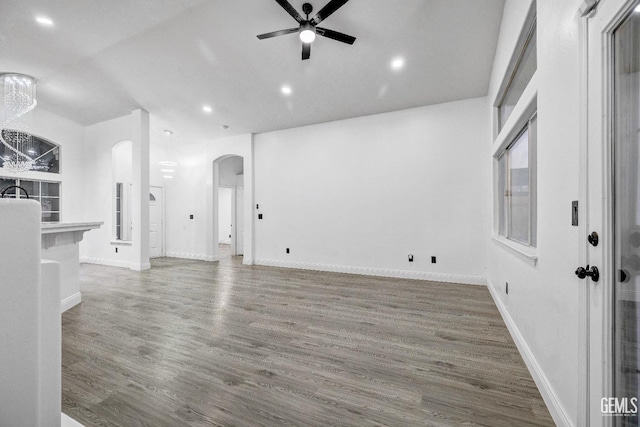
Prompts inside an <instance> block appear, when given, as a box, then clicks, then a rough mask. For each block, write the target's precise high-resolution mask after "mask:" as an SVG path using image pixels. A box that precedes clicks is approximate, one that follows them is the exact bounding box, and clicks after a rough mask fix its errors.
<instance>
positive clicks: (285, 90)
mask: <svg viewBox="0 0 640 427" xmlns="http://www.w3.org/2000/svg"><path fill="white" fill-rule="evenodd" d="M280 92H282V93H283V94H284V95H287V96H288V95H291V92H292V90H291V86H288V85H284V86H282V87H281V88H280Z"/></svg>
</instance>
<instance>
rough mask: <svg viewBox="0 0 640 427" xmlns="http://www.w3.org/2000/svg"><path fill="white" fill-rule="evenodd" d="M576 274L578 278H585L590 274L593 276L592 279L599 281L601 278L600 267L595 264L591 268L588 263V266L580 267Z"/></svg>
mask: <svg viewBox="0 0 640 427" xmlns="http://www.w3.org/2000/svg"><path fill="white" fill-rule="evenodd" d="M576 276H578V279H584V278H585V277H587V276H589V277H591V280H593V281H594V282H597V281H598V280H599V279H600V272H599V271H598V267H596V266H595V265H594V266H593V267H591V268H589V266H588V265H587V268H584V267H578V268H577V269H576Z"/></svg>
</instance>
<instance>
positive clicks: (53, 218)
mask: <svg viewBox="0 0 640 427" xmlns="http://www.w3.org/2000/svg"><path fill="white" fill-rule="evenodd" d="M59 221H60V214H59V213H58V212H42V222H59Z"/></svg>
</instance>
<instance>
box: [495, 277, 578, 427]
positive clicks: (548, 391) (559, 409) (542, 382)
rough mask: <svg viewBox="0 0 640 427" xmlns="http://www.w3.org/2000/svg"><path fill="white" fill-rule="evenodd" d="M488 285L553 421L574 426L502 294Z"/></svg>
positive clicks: (570, 426)
mask: <svg viewBox="0 0 640 427" xmlns="http://www.w3.org/2000/svg"><path fill="white" fill-rule="evenodd" d="M487 287H488V288H489V293H490V294H491V297H492V298H493V301H494V302H495V304H496V306H497V307H498V311H500V315H501V316H502V320H504V323H505V325H507V329H508V330H509V333H510V334H511V338H513V341H514V342H515V344H516V347H518V351H519V352H520V355H521V356H522V359H523V360H524V363H525V364H526V365H527V368H528V369H529V373H530V374H531V377H532V378H533V380H534V381H535V383H536V385H537V386H538V390H539V391H540V395H541V396H542V399H544V402H545V404H546V405H547V408H548V409H549V413H550V414H551V417H553V421H554V422H555V423H556V425H558V426H566V427H573V426H574V424H573V423H572V422H571V418H570V417H569V415H568V412H567V410H566V409H565V408H564V407H563V406H562V403H560V399H558V397H557V396H556V394H555V392H554V391H553V388H552V387H551V383H550V381H549V380H548V379H547V377H546V376H545V374H544V372H543V371H542V368H541V367H540V365H539V364H538V361H537V360H536V358H535V356H534V355H533V353H532V352H531V349H530V348H529V345H528V344H527V342H526V341H525V339H524V337H523V336H522V334H521V333H520V330H519V329H518V326H516V323H515V321H514V320H513V318H512V317H511V315H510V314H509V310H508V309H507V307H506V306H505V305H504V302H503V301H502V298H500V295H498V294H497V293H496V289H495V288H494V286H493V285H492V284H491V282H489V283H488V286H487Z"/></svg>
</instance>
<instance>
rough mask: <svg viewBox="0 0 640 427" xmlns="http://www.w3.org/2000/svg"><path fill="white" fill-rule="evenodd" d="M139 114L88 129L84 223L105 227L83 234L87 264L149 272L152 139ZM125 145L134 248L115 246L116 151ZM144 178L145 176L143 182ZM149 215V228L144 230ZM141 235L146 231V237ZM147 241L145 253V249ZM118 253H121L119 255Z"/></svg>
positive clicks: (120, 244)
mask: <svg viewBox="0 0 640 427" xmlns="http://www.w3.org/2000/svg"><path fill="white" fill-rule="evenodd" d="M145 115H146V113H145V112H142V111H140V110H137V111H134V112H132V114H131V115H128V116H124V117H120V118H117V119H113V120H109V121H106V122H102V123H98V124H95V125H92V126H87V127H86V128H85V134H84V139H85V141H86V144H85V154H84V166H85V171H86V172H85V174H84V175H83V180H84V186H85V192H84V199H83V204H84V218H83V220H85V221H102V222H104V225H103V226H102V227H100V229H98V230H92V231H91V232H89V233H86V234H85V237H84V240H83V241H82V242H81V243H80V259H81V261H83V262H92V263H98V264H106V265H113V266H119V267H127V268H131V269H135V270H142V269H146V268H149V255H148V239H149V232H148V220H149V214H148V209H149V138H148V132H149V130H148V128H149V124H148V117H147V118H146V119H145ZM123 140H131V141H132V143H133V144H132V146H133V163H132V164H133V168H132V184H133V185H132V196H131V212H132V230H133V232H132V240H131V243H130V244H123V243H121V242H118V243H117V244H115V243H112V242H115V226H114V220H115V216H114V213H113V212H114V197H115V196H114V195H115V187H114V185H115V184H114V182H115V181H114V179H113V170H112V169H113V168H112V150H111V149H112V147H113V145H115V144H116V143H118V142H120V141H123ZM145 175H146V176H145ZM145 211H146V223H147V225H146V228H145V224H144V220H145V219H144V218H145ZM141 230H145V232H144V233H142V231H141ZM145 237H146V251H145V249H144V246H145V241H144V240H145ZM116 249H117V250H118V251H117V252H116Z"/></svg>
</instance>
